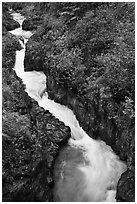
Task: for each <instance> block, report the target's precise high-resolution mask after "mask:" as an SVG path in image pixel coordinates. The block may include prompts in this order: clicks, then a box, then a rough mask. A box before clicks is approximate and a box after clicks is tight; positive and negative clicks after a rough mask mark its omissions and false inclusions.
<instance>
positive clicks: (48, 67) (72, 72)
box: [25, 2, 135, 201]
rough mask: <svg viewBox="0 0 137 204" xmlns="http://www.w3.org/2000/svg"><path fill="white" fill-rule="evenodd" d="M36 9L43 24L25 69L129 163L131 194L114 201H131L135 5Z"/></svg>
mask: <svg viewBox="0 0 137 204" xmlns="http://www.w3.org/2000/svg"><path fill="white" fill-rule="evenodd" d="M38 10H39V11H41V12H42V14H43V16H44V20H43V21H44V22H43V24H42V26H40V27H39V28H38V30H37V31H36V33H35V34H34V35H33V36H32V37H31V39H30V40H29V42H28V43H27V50H26V58H25V67H26V70H33V69H34V70H42V71H44V72H45V73H46V75H47V86H48V91H49V95H50V96H51V97H52V98H53V99H54V100H56V101H58V102H60V103H63V104H65V105H68V106H69V107H71V108H72V109H73V110H74V112H75V114H76V116H77V117H78V119H79V122H80V124H81V125H82V127H83V128H84V129H85V130H86V131H87V132H88V134H89V135H91V137H93V138H96V139H100V138H101V139H103V140H105V141H106V142H107V143H108V144H109V145H111V147H112V148H113V149H114V151H115V152H116V153H117V154H118V155H119V156H120V158H121V159H122V160H124V161H126V162H127V165H128V168H129V169H130V170H131V173H128V175H130V177H131V175H132V179H131V178H130V180H132V185H130V187H131V188H130V187H129V190H128V191H132V193H131V194H132V195H130V193H126V196H125V198H123V195H124V194H125V193H124V194H123V195H122V196H121V195H119V194H117V199H118V200H121V201H131V200H132V201H133V200H134V196H133V194H134V192H133V191H134V188H133V186H134V151H135V150H134V146H135V144H134V112H135V110H134V101H135V99H134V98H135V89H134V85H135V84H134V83H135V80H134V76H135V56H134V55H135V39H134V37H135V36H134V35H135V33H134V32H135V8H134V3H132V2H131V3H128V2H125V3H124V2H117V3H116V2H112V3H111V2H109V3H108V2H106V3H88V2H85V3H80V2H78V3H77V2H75V3H74V2H61V3H39V7H38ZM37 13H39V12H37ZM128 171H129V170H128ZM123 178H126V177H124V176H123ZM127 179H128V176H127ZM121 183H122V182H121ZM121 183H120V185H121ZM127 183H128V182H127ZM122 185H123V184H122ZM125 186H126V185H125ZM120 188H121V186H120V187H119V189H120ZM125 188H126V189H128V185H127V186H126V187H125ZM121 189H123V188H121ZM125 191H126V190H125Z"/></svg>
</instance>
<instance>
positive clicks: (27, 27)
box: [22, 18, 37, 30]
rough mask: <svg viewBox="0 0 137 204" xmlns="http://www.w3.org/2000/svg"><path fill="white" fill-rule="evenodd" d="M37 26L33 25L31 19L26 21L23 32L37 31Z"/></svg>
mask: <svg viewBox="0 0 137 204" xmlns="http://www.w3.org/2000/svg"><path fill="white" fill-rule="evenodd" d="M36 28H37V26H36V25H35V24H34V23H33V21H32V20H31V19H29V18H27V19H25V20H24V21H23V24H22V29H23V30H35V29H36Z"/></svg>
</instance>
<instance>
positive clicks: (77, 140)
mask: <svg viewBox="0 0 137 204" xmlns="http://www.w3.org/2000/svg"><path fill="white" fill-rule="evenodd" d="M13 17H14V15H13ZM18 18H19V16H18ZM16 20H17V15H16ZM19 22H21V21H19ZM21 23H22V22H21ZM21 23H20V24H21ZM11 33H12V34H14V35H17V36H22V37H23V38H24V39H26V41H27V39H28V38H29V37H30V36H31V35H32V33H31V32H28V31H23V30H22V28H21V27H20V28H18V29H15V30H13V31H11ZM26 41H25V42H26ZM20 43H21V45H22V48H23V49H22V50H20V51H16V62H15V67H14V70H15V71H16V74H17V75H18V76H19V77H20V78H21V79H22V81H23V83H24V84H25V85H26V92H27V93H28V95H29V96H30V97H31V98H33V99H35V100H36V101H37V102H38V104H39V106H41V107H43V108H44V109H45V110H49V111H50V112H51V113H52V114H53V115H54V116H55V117H56V118H58V119H59V120H60V121H63V122H64V124H65V125H67V126H69V127H70V129H71V138H70V140H69V150H67V149H66V150H63V152H62V154H65V151H67V153H66V158H67V160H66V161H65V159H64V158H62V157H63V156H62V154H61V159H60V165H59V166H58V165H56V166H57V167H60V168H59V169H58V172H57V174H56V176H55V187H54V196H55V201H61V202H63V201H64V202H65V201H68V202H69V201H83V202H84V201H89V202H105V201H107V202H110V201H111V202H114V201H115V195H116V187H117V182H118V180H119V178H120V176H121V174H122V173H123V172H124V171H125V170H126V165H125V163H124V162H122V161H120V160H119V158H118V156H117V155H116V154H115V153H114V152H113V151H112V149H111V147H109V146H108V145H106V143H105V142H103V141H97V140H93V139H92V138H91V137H89V136H88V135H87V134H86V132H85V131H84V130H83V129H82V127H80V125H79V122H78V121H77V119H76V117H75V115H74V113H73V111H72V110H70V109H69V108H67V107H66V106H64V105H60V104H59V103H56V102H54V100H50V99H49V98H48V94H47V92H46V76H45V75H44V73H43V72H36V71H29V72H24V56H25V44H23V43H22V42H20ZM66 148H67V147H66ZM68 153H69V154H70V155H68ZM79 155H80V156H79ZM81 155H82V156H81ZM55 171H56V169H55Z"/></svg>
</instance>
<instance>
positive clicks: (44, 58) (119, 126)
mask: <svg viewBox="0 0 137 204" xmlns="http://www.w3.org/2000/svg"><path fill="white" fill-rule="evenodd" d="M61 12H62V11H61ZM67 20H68V19H67ZM29 21H30V19H29ZM29 21H28V24H29ZM51 24H52V23H51V21H50V20H49V21H48V20H46V23H45V24H44V26H43V27H40V28H38V30H37V31H36V33H35V34H34V35H33V36H32V37H31V38H30V39H29V41H28V42H27V47H26V54H25V62H24V63H25V70H26V71H32V70H36V71H43V72H44V73H45V74H46V76H47V92H48V95H49V97H50V98H51V99H53V100H54V101H55V102H58V103H60V104H63V105H66V106H68V107H69V108H70V109H71V110H73V112H74V114H75V115H76V117H77V119H78V121H79V123H80V125H81V126H82V128H83V129H84V130H85V131H86V133H87V134H88V135H89V136H90V137H92V138H94V139H97V140H100V139H101V140H104V141H105V142H106V143H107V144H108V145H110V146H111V147H112V149H113V150H114V152H115V153H116V154H117V155H118V156H119V157H120V159H121V160H123V161H125V162H126V163H127V170H126V172H124V173H123V174H122V176H121V178H120V180H119V182H118V185H117V194H116V199H117V201H126V202H131V201H134V199H135V198H134V197H135V196H134V189H135V187H134V185H135V184H134V176H135V174H134V172H135V169H134V168H135V163H134V162H135V161H134V156H135V144H134V116H133V114H132V113H133V106H132V100H131V101H130V100H129V95H127V94H125V92H124V91H123V90H122V91H123V92H124V94H125V95H124V97H125V99H124V101H122V100H123V98H120V97H119V95H122V94H123V92H120V93H117V95H114V96H113V89H112V91H110V88H111V86H110V85H111V84H109V86H106V85H105V86H104V84H103V83H104V82H103V83H102V81H101V82H100V87H95V90H93V93H91V91H92V89H91V88H90V87H89V84H90V83H91V86H95V84H92V80H93V79H92V78H91V81H88V79H89V77H90V70H89V69H87V68H83V67H82V66H81V64H80V63H81V60H79V55H78V54H77V50H75V52H74V51H72V53H71V52H70V53H69V52H68V50H67V51H66V50H63V49H64V48H63V46H64V47H65V49H69V50H70V49H71V48H72V44H71V43H72V42H71V41H70V39H67V38H68V36H67V34H64V30H63V29H65V28H64V27H62V28H60V24H61V23H60V22H54V23H53V24H52V25H51ZM25 29H27V28H25ZM33 29H34V28H33ZM33 29H32V30H33ZM30 30H31V26H30ZM65 35H66V36H65ZM71 37H72V38H73V36H71ZM64 39H65V40H64ZM117 40H118V39H117ZM45 42H46V45H45ZM65 43H66V44H67V46H68V47H67V48H66V46H65ZM73 43H76V42H75V41H74V42H73ZM94 44H95V43H94V42H93V43H92V46H93V45H94ZM73 46H74V45H73ZM84 46H85V45H84ZM105 46H106V45H105ZM95 48H96V46H95V45H94V49H95ZM20 49H21V48H20ZM98 49H99V48H98ZM106 49H108V48H106ZM61 52H62V53H63V54H62V53H61ZM65 52H66V53H65ZM60 53H61V55H60ZM57 55H58V56H57ZM66 55H68V56H69V57H68V58H67V57H66ZM72 55H73V56H74V57H73V56H72ZM61 57H62V58H61ZM92 57H93V56H92ZM59 58H60V59H61V60H62V61H61V62H60V61H59ZM66 60H67V63H66ZM76 60H77V61H76ZM78 60H79V61H80V62H79V61H78ZM71 61H72V62H71ZM65 63H66V64H67V66H68V67H69V69H70V66H71V68H72V70H71V73H73V72H74V76H73V75H71V73H70V71H69V70H68V69H67V68H68V67H67V66H66V64H65ZM75 63H77V64H75ZM90 63H91V62H90ZM92 63H93V62H92ZM94 63H95V62H94ZM13 64H14V60H13ZM131 64H132V62H131ZM72 66H74V67H75V66H79V67H81V70H79V71H77V70H75V69H73V67H72ZM84 66H85V64H84ZM86 66H87V67H88V64H87V65H86ZM94 66H95V65H94ZM96 66H97V65H96ZM60 67H61V68H62V67H63V68H62V70H60ZM64 67H65V68H64ZM13 75H14V77H13V78H17V77H16V76H15V73H14V71H11V73H10V75H9V76H13ZM76 76H77V77H76ZM9 78H10V77H9ZM77 78H79V81H74V80H75V79H76V80H78V79H77ZM83 79H84V80H83ZM85 79H86V80H85ZM17 80H18V81H19V82H18V83H19V84H21V81H20V80H19V79H18V78H17ZM67 80H68V81H67ZM13 81H14V80H12V82H11V81H10V82H8V83H9V84H10V83H13ZM15 81H16V80H15ZM70 82H72V83H70ZM6 83H7V82H6ZM68 84H69V87H68ZM118 85H119V84H118ZM6 86H7V85H6ZM20 86H21V87H22V85H20ZM119 86H120V85H119ZM114 88H116V87H114ZM22 89H23V88H22ZM116 91H117V90H116ZM18 92H20V95H21V96H20V98H21V99H22V100H23V104H24V103H25V104H26V102H27V105H23V108H22V107H21V108H20V107H17V108H18V110H20V112H19V114H20V115H21V116H22V115H23V117H26V118H27V119H26V120H25V121H27V122H26V123H27V125H26V124H25V127H26V129H27V130H26V132H27V133H26V132H25V134H27V140H28V141H24V138H22V137H21V138H20V137H19V136H18V135H16V136H15V138H14V139H15V142H13V149H12V150H11V152H13V150H14V155H15V160H16V161H20V160H21V161H22V163H21V164H16V163H15V160H14V159H13V158H12V156H13V153H11V154H10V155H11V159H9V160H10V161H9V160H7V159H5V158H6V157H7V149H6V148H7V147H8V146H7V144H8V143H9V139H11V138H9V137H4V140H3V141H4V147H5V148H3V150H4V154H3V155H5V156H4V161H8V164H7V162H5V163H4V170H5V172H7V174H6V173H5V175H4V177H3V178H4V195H6V199H7V195H9V197H8V199H9V200H5V201H19V200H18V199H21V201H25V200H23V199H24V197H25V199H26V201H52V193H51V192H52V191H51V188H52V187H53V178H52V168H53V166H52V165H53V160H54V158H55V157H56V155H57V153H58V151H59V146H60V145H62V144H64V143H66V142H67V140H68V138H69V137H70V130H69V128H68V127H65V126H64V124H63V123H62V122H60V121H59V120H58V119H56V118H55V117H53V116H52V115H51V114H50V113H49V112H48V111H44V109H42V108H39V107H38V105H37V102H34V101H33V100H32V99H30V98H29V97H28V96H27V94H26V93H25V92H24V91H22V92H21V91H18ZM22 93H23V96H22ZM109 94H111V97H110V95H109ZM118 94H119V95H118ZM130 96H131V95H130ZM118 97H119V101H118V102H117V101H116V98H118ZM24 98H25V101H24ZM26 98H27V100H26ZM130 102H131V103H130ZM119 104H120V105H119ZM121 104H122V105H121ZM127 104H129V106H128V107H127V109H128V113H127V112H126V111H127V109H126V106H127ZM24 106H25V107H24ZM119 106H120V107H121V109H120V108H119ZM3 107H4V106H3ZM122 108H123V109H122ZM123 111H125V112H126V113H125V114H123ZM15 112H16V111H15ZM17 113H18V112H17ZM5 118H7V117H5ZM6 120H7V119H6ZM23 120H24V119H23ZM28 121H29V122H28ZM49 121H50V122H49ZM3 124H4V122H3ZM45 124H46V125H45ZM6 125H7V122H6ZM10 125H11V124H10ZM3 127H4V126H3ZM4 129H7V126H6V128H4ZM23 131H24V130H23ZM55 132H56V134H55ZM5 134H7V133H5V132H4V135H5ZM23 134H24V133H23ZM45 134H46V135H47V137H46V138H45V137H44V136H45ZM19 135H20V134H19ZM16 137H17V138H16ZM18 137H19V138H18ZM18 140H20V141H19V142H18ZM25 140H26V136H25ZM45 140H46V141H45ZM20 143H21V145H22V148H23V149H24V148H25V151H24V155H20V148H19V147H18V145H20ZM24 143H25V144H24ZM27 144H28V145H27ZM30 144H31V147H32V148H31V149H30V148H29V147H30ZM15 145H16V146H17V148H16V149H15V148H14V147H15ZM9 149H10V148H9ZM34 150H35V151H34ZM22 152H23V151H22ZM26 152H28V155H29V156H30V158H32V159H29V161H31V162H29V161H25V162H24V157H25V154H26ZM19 155H20V156H21V159H20V158H19V159H18V160H17V158H18V156H19ZM8 156H9V155H8ZM9 163H10V166H13V167H14V168H13V169H14V170H15V172H12V170H10V172H9V169H10V168H9V166H8V165H9ZM17 163H18V162H17ZM26 163H27V166H26ZM44 164H45V165H44ZM6 165H7V166H8V169H6V167H5V166H6ZM16 165H17V166H19V167H20V165H21V167H22V168H17V167H16ZM30 166H31V167H33V168H31V169H30ZM20 169H22V172H21V173H19V172H18V171H20ZM38 169H41V171H39V170H38ZM24 170H25V173H24ZM45 172H46V175H47V177H46V178H47V179H46V180H44V181H45V183H43V178H45ZM8 174H9V175H10V176H9V177H8V176H7V175H8ZM18 174H19V177H18V176H17V179H16V175H18ZM11 175H12V178H11ZM34 176H35V178H37V179H35V180H34ZM20 178H22V179H20ZM6 179H8V181H7V180H6ZM21 180H22V182H21ZM5 183H6V184H5ZM7 183H8V185H7ZM26 187H27V188H26ZM25 189H27V190H26V191H25ZM28 189H29V190H28ZM44 189H46V190H47V191H46V192H45V190H44ZM28 192H29V195H28V194H27V193H28ZM47 192H48V193H47ZM21 195H22V196H21ZM24 195H25V196H24ZM47 195H48V197H47Z"/></svg>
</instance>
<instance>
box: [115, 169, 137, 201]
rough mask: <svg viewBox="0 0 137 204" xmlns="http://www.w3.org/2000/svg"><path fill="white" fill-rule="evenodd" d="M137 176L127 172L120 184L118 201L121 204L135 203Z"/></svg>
mask: <svg viewBox="0 0 137 204" xmlns="http://www.w3.org/2000/svg"><path fill="white" fill-rule="evenodd" d="M134 195H135V174H134V172H133V171H130V170H127V171H126V172H125V173H123V175H122V177H121V179H120V180H119V182H118V190H117V196H116V199H117V201H119V202H131V201H132V202H135V198H134Z"/></svg>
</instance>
